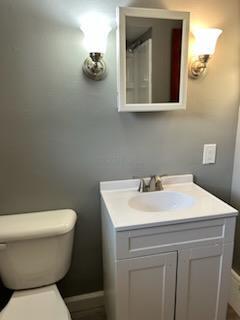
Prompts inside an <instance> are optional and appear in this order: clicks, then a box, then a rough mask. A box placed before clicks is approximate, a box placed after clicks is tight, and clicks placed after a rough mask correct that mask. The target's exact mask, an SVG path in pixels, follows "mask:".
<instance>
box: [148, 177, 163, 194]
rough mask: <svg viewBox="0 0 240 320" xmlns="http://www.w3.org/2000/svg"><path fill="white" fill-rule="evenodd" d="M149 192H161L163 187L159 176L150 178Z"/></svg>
mask: <svg viewBox="0 0 240 320" xmlns="http://www.w3.org/2000/svg"><path fill="white" fill-rule="evenodd" d="M149 189H150V190H149V191H161V190H163V185H162V181H161V177H160V176H157V175H155V176H152V177H151V180H150V183H149Z"/></svg>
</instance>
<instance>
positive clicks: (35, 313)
mask: <svg viewBox="0 0 240 320" xmlns="http://www.w3.org/2000/svg"><path fill="white" fill-rule="evenodd" d="M17 319H18V320H70V319H71V317H70V313H69V311H68V309H67V307H66V305H65V303H64V301H63V299H62V297H61V295H60V293H59V291H58V289H57V286H56V285H50V286H46V287H43V288H38V289H32V290H20V291H15V292H14V293H13V295H12V297H11V299H10V301H9V303H8V304H7V305H6V307H5V308H4V309H3V310H2V312H1V313H0V320H17Z"/></svg>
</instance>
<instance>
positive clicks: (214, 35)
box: [189, 28, 222, 79]
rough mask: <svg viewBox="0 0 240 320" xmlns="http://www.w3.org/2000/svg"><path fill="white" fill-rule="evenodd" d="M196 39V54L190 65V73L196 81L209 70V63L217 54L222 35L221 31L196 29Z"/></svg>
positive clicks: (194, 33) (194, 32) (194, 31)
mask: <svg viewBox="0 0 240 320" xmlns="http://www.w3.org/2000/svg"><path fill="white" fill-rule="evenodd" d="M192 33H193V35H194V37H195V40H196V41H195V45H194V48H193V50H194V54H193V58H192V60H191V63H190V67H189V73H190V76H191V77H192V78H194V79H197V78H199V77H200V76H202V75H204V73H205V72H206V69H207V63H208V61H209V59H210V58H211V57H212V55H213V54H214V52H215V48H216V44H217V40H218V37H219V36H220V35H221V33H222V30H221V29H215V28H208V29H200V28H199V29H195V30H193V31H192Z"/></svg>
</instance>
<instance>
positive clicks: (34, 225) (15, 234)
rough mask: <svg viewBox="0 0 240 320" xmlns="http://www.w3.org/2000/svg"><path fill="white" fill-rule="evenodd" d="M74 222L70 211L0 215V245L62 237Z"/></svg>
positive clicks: (73, 212) (74, 217) (75, 216)
mask: <svg viewBox="0 0 240 320" xmlns="http://www.w3.org/2000/svg"><path fill="white" fill-rule="evenodd" d="M76 220H77V215H76V212H75V211H73V210H71V209H64V210H53V211H41V212H31V213H20V214H10V215H0V243H7V242H13V241H17V240H27V239H36V238H45V237H51V236H57V235H62V234H64V233H67V232H69V231H71V230H72V229H73V228H74V225H75V223H76Z"/></svg>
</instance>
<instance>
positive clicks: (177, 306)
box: [100, 175, 237, 320]
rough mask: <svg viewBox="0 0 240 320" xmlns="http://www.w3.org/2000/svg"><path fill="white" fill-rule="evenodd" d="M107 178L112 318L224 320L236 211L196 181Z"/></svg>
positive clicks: (105, 224) (107, 287)
mask: <svg viewBox="0 0 240 320" xmlns="http://www.w3.org/2000/svg"><path fill="white" fill-rule="evenodd" d="M162 182H163V186H164V191H156V192H149V193H140V192H139V191H138V185H139V180H138V179H136V180H125V181H113V182H102V183H101V184H100V189H101V206H102V234H103V252H104V253H103V261H104V293H105V306H106V312H107V318H108V320H146V319H148V320H174V319H175V320H203V319H204V320H225V319H226V310H227V302H228V295H229V284H230V270H231V263H232V252H233V240H234V231H235V220H236V215H237V211H236V210H235V209H234V208H232V207H231V206H229V205H227V204H226V203H224V202H223V201H221V200H219V199H218V198H216V197H215V196H213V195H211V194H210V193H208V192H207V191H205V190H203V189H202V188H200V187H199V186H197V185H196V184H194V183H193V177H192V175H182V176H169V177H164V178H162Z"/></svg>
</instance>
